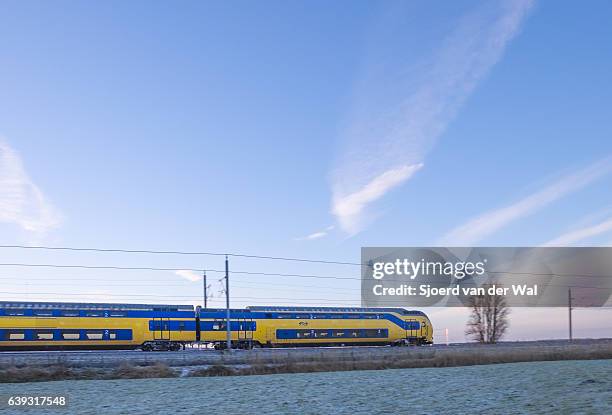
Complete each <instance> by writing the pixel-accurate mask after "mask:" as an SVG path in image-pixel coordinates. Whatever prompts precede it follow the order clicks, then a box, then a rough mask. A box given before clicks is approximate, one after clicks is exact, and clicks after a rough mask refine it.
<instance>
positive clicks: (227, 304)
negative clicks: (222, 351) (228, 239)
mask: <svg viewBox="0 0 612 415" xmlns="http://www.w3.org/2000/svg"><path fill="white" fill-rule="evenodd" d="M229 295H230V294H229V261H228V259H227V255H226V256H225V308H226V317H227V318H226V320H227V322H226V329H227V350H232V332H231V330H230V297H229Z"/></svg>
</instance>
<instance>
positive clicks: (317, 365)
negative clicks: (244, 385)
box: [0, 344, 612, 383]
mask: <svg viewBox="0 0 612 415" xmlns="http://www.w3.org/2000/svg"><path fill="white" fill-rule="evenodd" d="M404 350H405V349H404ZM592 359H612V344H604V345H592V346H589V345H568V346H560V347H542V346H525V347H521V346H519V347H500V348H493V349H491V348H487V349H484V348H482V349H481V348H479V347H474V348H471V349H467V350H466V349H463V350H453V349H452V348H448V349H434V350H431V351H430V352H427V353H416V354H413V353H409V354H406V353H385V354H384V355H381V354H379V355H378V356H377V353H376V352H374V353H372V354H371V355H369V356H368V355H359V354H357V355H356V356H355V357H354V358H352V359H349V360H345V361H338V360H335V359H331V358H330V357H329V356H325V353H323V352H322V353H321V354H320V355H318V356H317V357H314V358H311V359H309V360H307V361H305V360H302V361H297V360H296V359H295V358H294V359H291V360H285V361H280V362H278V361H277V362H262V361H258V360H255V361H254V362H252V363H251V364H246V365H240V366H233V365H229V364H227V365H223V364H221V365H213V366H210V367H207V368H202V369H195V370H192V371H191V372H188V373H187V376H189V377H205V376H206V377H208V376H248V375H267V374H277V373H313V372H332V371H348V370H382V369H407V368H423V367H452V366H472V365H486V364H495V363H515V362H533V361H551V360H592ZM185 367H186V368H188V366H185ZM179 376H181V374H180V370H174V369H172V368H170V367H169V366H167V365H165V364H163V363H156V364H153V365H149V366H134V365H131V364H127V363H123V364H121V365H120V366H118V367H114V368H100V367H98V368H71V367H68V366H66V365H65V364H58V365H52V366H47V367H31V366H25V367H10V368H7V369H0V383H9V382H10V383H19V382H42V381H53V380H80V379H148V378H174V377H179Z"/></svg>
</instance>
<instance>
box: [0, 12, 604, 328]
mask: <svg viewBox="0 0 612 415" xmlns="http://www.w3.org/2000/svg"><path fill="white" fill-rule="evenodd" d="M610 17H612V6H611V5H610V4H609V3H608V2H604V1H600V2H597V1H596V2H590V3H589V5H588V7H586V6H583V7H576V5H575V4H572V3H570V2H555V3H554V4H553V2H546V1H544V2H533V3H532V2H529V1H514V2H512V1H509V2H499V3H496V4H490V3H482V2H475V1H463V2H453V4H452V5H449V4H444V5H443V4H439V5H435V4H434V5H432V4H425V3H416V2H391V1H383V2H375V1H368V2H352V3H351V4H350V5H348V4H345V3H341V2H338V3H334V4H329V3H328V2H318V3H317V2H314V3H313V2H308V3H305V2H297V1H292V2H266V3H262V4H259V5H255V4H252V3H250V2H232V3H225V4H223V3H221V2H219V3H212V2H181V3H180V4H171V3H162V2H130V3H129V4H127V3H124V2H105V3H103V4H95V5H94V4H91V3H86V2H81V3H77V2H65V3H63V2H54V3H49V2H27V3H26V2H6V3H5V4H4V7H3V13H2V15H1V16H0V50H1V51H2V53H1V54H0V59H1V68H2V70H1V71H0V136H1V137H2V139H1V140H2V141H0V144H1V146H0V235H1V237H0V240H1V242H2V243H5V244H11V243H18V244H46V245H58V246H95V247H113V248H114V247H120V248H128V249H129V248H135V249H138V248H145V249H162V250H167V249H170V250H186V251H217V252H227V251H229V252H243V253H250V254H262V255H274V256H293V257H310V258H329V259H340V260H347V261H358V260H359V253H360V251H359V250H360V247H362V246H415V245H417V246H418V245H438V244H447V245H454V244H456V245H462V244H465V245H482V246H486V245H502V246H505V245H509V246H512V245H517V246H524V245H540V244H545V243H547V242H550V241H553V242H555V243H556V244H560V245H565V244H570V245H571V244H574V245H611V244H612V192H610V189H611V185H612V174H611V168H612V162H611V159H610V158H608V157H610V156H612V139H611V137H612V124H611V123H610V119H611V116H612V110H611V106H610V102H612V85H611V84H610V82H609V74H610V73H612V44H611V43H610V42H609V39H610V38H611V36H612V28H611V27H610V25H609V21H610ZM0 259H2V261H3V262H18V261H22V262H26V261H29V262H38V263H44V262H51V263H65V264H96V265H99V264H102V265H124V266H139V265H143V266H152V267H173V268H174V267H176V268H185V269H187V268H197V269H199V268H202V267H208V268H217V269H220V268H221V267H222V265H223V264H222V261H221V260H220V259H219V258H215V257H180V256H146V255H141V256H137V255H118V254H85V253H82V254H76V253H48V252H37V251H26V252H24V251H20V250H3V251H1V252H0ZM232 268H233V269H236V270H240V269H242V270H255V271H262V272H277V273H283V272H285V273H287V272H289V273H317V274H321V275H341V276H358V270H356V269H355V268H350V267H348V268H347V267H342V266H327V265H321V264H319V265H316V264H311V265H306V264H302V263H283V262H274V261H247V260H238V259H236V260H232ZM0 276H2V277H3V278H4V280H3V282H5V283H6V285H5V284H4V283H3V286H4V287H6V290H4V291H5V292H14V293H16V294H3V295H4V296H5V298H23V297H24V295H25V296H27V297H28V298H31V299H36V298H51V297H56V298H59V297H61V296H57V295H43V294H40V295H37V294H34V293H35V292H54V293H65V294H70V293H72V294H75V293H76V294H79V293H81V294H87V295H88V296H85V297H83V296H79V297H78V298H90V299H108V300H112V301H122V300H125V301H137V300H139V299H140V298H142V299H143V300H144V301H150V302H156V301H157V302H160V301H166V302H180V301H185V302H190V301H191V302H193V301H195V300H192V298H190V296H194V295H199V292H200V286H199V284H198V283H197V281H195V282H192V281H189V280H188V278H182V277H180V276H176V275H174V274H173V273H170V272H166V273H161V272H157V273H150V272H149V273H147V272H138V271H131V272H124V273H120V272H116V271H115V272H111V271H93V270H87V271H84V270H61V269H60V270H50V269H23V268H19V267H3V268H2V269H0ZM217 278H218V277H215V278H214V279H212V280H213V281H212V284H213V287H212V290H213V291H214V292H215V295H218V289H219V287H218V285H219V284H218V282H217ZM257 278H258V279H257V280H255V279H254V277H247V276H236V278H235V280H236V282H235V285H236V287H235V288H233V290H232V293H234V294H235V296H236V299H235V300H234V304H235V305H237V306H241V305H248V304H254V303H256V302H259V303H267V304H271V303H286V304H290V303H317V302H318V303H322V301H321V300H319V299H324V300H326V301H327V300H329V301H327V302H328V303H329V304H332V303H334V302H335V303H338V304H344V303H358V299H359V297H358V293H359V292H358V288H359V282H358V281H357V280H355V281H349V280H329V281H326V280H316V279H301V280H298V279H295V278H294V279H286V281H280V280H279V277H257ZM143 283H146V287H147V288H146V289H145V288H142V284H143ZM62 284H63V285H62ZM128 284H132V285H130V286H128ZM305 285H307V287H306V286H305ZM32 287H35V289H36V290H38V291H35V289H33V288H32ZM345 288H347V289H348V291H344V289H345ZM20 293H23V294H20ZM89 294H92V295H89ZM94 294H95V295H94ZM119 294H121V295H123V296H124V297H122V298H119V297H118V295H119ZM145 294H151V297H147V298H144V297H132V298H129V297H127V296H128V295H133V296H136V295H145ZM155 295H157V296H158V297H154V296H155ZM113 296H115V297H113ZM164 296H166V297H164ZM170 296H175V297H172V298H171V297H170ZM181 296H184V297H181ZM240 297H242V298H240ZM61 298H62V299H68V298H70V296H69V295H66V296H64V297H61ZM213 301H216V300H215V299H213ZM218 304H219V305H221V302H219V303H218ZM541 312H542V311H538V313H541ZM456 313H457V312H456V310H453V311H444V312H440V316H439V317H437V318H438V321H435V320H434V323H438V326H439V327H442V326H451V327H455V326H457V325H458V324H459V322H460V321H463V317H464V316H462V315H461V316H457V315H455V314H456ZM551 313H552V314H551V316H552V317H550V319H548V320H549V321H555V324H553V325H551V326H550V327H548V326H547V327H546V329H549V332H546V333H547V334H546V335H547V336H553V337H554V336H561V335H563V334H564V330H565V328H564V319H565V313H561V314H560V316H559V317H558V318H556V316H557V314H558V313H556V312H555V311H554V310H553V311H551ZM577 313H582V315H585V314H584V313H589V314H588V317H584V324H582V325H581V324H580V320H579V324H578V325H577V327H578V330H580V329H581V327H586V328H585V333H584V335H596V334H599V333H600V332H601V329H602V327H603V329H605V330H607V335H612V332H611V331H610V330H611V328H610V327H609V324H608V325H606V324H604V320H602V318H601V317H598V316H601V315H602V314H603V313H607V312H605V311H580V312H577ZM517 315H519V316H520V315H521V314H520V311H519V312H518V314H517ZM606 316H607V314H606ZM608 317H609V316H608ZM577 318H578V319H580V318H582V317H580V315H579V316H578V317H577ZM551 319H552V320H551ZM518 320H520V319H519V318H517V322H515V324H514V326H513V327H514V331H513V332H512V335H513V336H515V337H520V335H521V332H520V330H519V328H520V327H521V325H520V321H518ZM539 329H542V327H540V328H539ZM534 330H535V329H534ZM461 332H462V330H461V329H456V330H455V335H456V336H457V338H462V333H461ZM529 333H531V332H529ZM530 335H533V336H536V335H537V333H536V332H535V331H533V333H532V334H530Z"/></svg>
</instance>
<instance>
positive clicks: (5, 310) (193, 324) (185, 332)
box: [0, 302, 433, 350]
mask: <svg viewBox="0 0 612 415" xmlns="http://www.w3.org/2000/svg"><path fill="white" fill-rule="evenodd" d="M226 324H227V319H226V310H225V309H203V308H200V307H194V306H191V305H151V304H94V303H46V302H0V350H40V349H130V348H131V349H137V348H141V349H142V350H178V349H180V348H181V347H182V346H184V345H185V344H189V343H196V342H201V343H209V344H213V345H214V346H215V347H216V348H224V347H226V346H227V345H226V333H227V326H226ZM230 332H231V338H232V346H233V347H237V348H252V347H296V346H345V345H346V346H349V345H409V344H410V345H412V344H414V345H423V344H432V343H433V328H432V325H431V322H430V321H429V318H428V317H427V315H425V314H424V313H423V312H421V311H412V310H405V309H403V308H356V307H354V308H339V307H283V306H269V307H268V306H256V307H247V308H245V309H232V310H230Z"/></svg>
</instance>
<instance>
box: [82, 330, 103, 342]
mask: <svg viewBox="0 0 612 415" xmlns="http://www.w3.org/2000/svg"><path fill="white" fill-rule="evenodd" d="M102 334H103V332H102V330H87V331H86V332H85V336H87V340H102Z"/></svg>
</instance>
